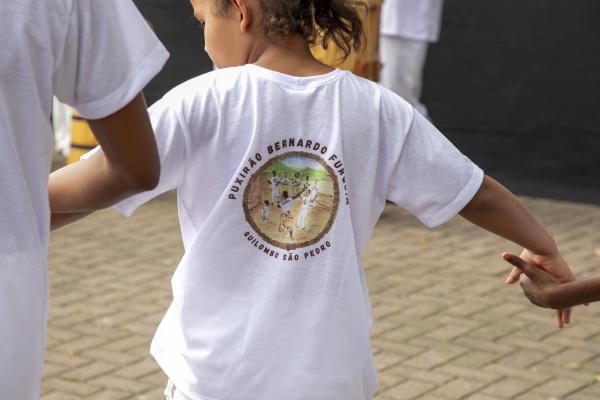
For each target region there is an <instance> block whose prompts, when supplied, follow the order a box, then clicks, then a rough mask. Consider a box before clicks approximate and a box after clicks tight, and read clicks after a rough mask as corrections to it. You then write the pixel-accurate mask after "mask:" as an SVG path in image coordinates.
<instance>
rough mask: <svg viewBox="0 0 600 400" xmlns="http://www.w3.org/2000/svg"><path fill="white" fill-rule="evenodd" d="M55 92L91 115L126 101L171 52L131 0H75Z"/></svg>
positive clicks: (86, 115) (102, 114)
mask: <svg viewBox="0 0 600 400" xmlns="http://www.w3.org/2000/svg"><path fill="white" fill-rule="evenodd" d="M72 3H73V6H72V7H73V8H72V10H71V15H70V17H69V22H68V27H67V29H66V37H65V42H64V47H63V51H62V55H60V56H59V62H58V63H57V65H58V66H57V70H56V72H55V74H54V92H55V95H56V97H57V98H58V99H59V100H60V101H62V102H63V103H66V104H69V105H71V106H72V107H75V108H76V109H77V110H78V111H79V113H80V114H81V115H82V116H83V117H84V118H86V119H99V118H103V117H106V116H108V115H110V114H112V113H114V112H116V111H118V110H120V109H121V108H123V107H124V106H125V105H127V104H128V103H129V102H131V100H133V98H134V97H135V96H136V95H137V94H138V93H140V92H141V91H142V89H143V88H144V86H146V84H148V82H149V81H150V80H151V79H152V78H153V77H154V76H155V75H156V74H157V73H158V72H159V71H160V70H161V69H162V67H163V66H164V64H165V62H166V61H167V59H168V57H169V54H168V52H167V50H166V49H165V48H164V46H163V45H162V44H161V43H160V41H159V40H158V38H157V37H156V35H155V34H154V33H153V32H152V30H151V29H150V28H149V26H148V24H147V23H146V21H145V20H144V18H143V17H142V15H141V14H140V12H139V11H138V9H137V8H136V7H135V5H134V4H133V3H132V1H131V0H77V1H73V2H72Z"/></svg>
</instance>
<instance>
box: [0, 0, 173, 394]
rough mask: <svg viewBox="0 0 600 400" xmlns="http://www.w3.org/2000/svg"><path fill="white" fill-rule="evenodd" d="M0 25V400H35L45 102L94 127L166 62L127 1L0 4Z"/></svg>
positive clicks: (47, 128) (46, 160) (44, 292)
mask: <svg viewBox="0 0 600 400" xmlns="http://www.w3.org/2000/svg"><path fill="white" fill-rule="evenodd" d="M0 15H1V16H2V23H1V24H0V41H1V42H2V45H0V79H1V81H2V85H1V86H0V343H2V345H1V346H0V390H1V392H2V395H1V396H2V398H3V399H14V400H17V399H18V400H38V399H39V395H40V393H39V385H40V380H41V377H42V364H43V355H44V337H45V324H46V318H47V304H48V303H47V300H48V299H47V297H48V286H47V273H46V253H47V248H48V236H49V228H50V210H49V206H48V175H49V173H50V166H51V162H52V142H53V138H52V135H53V134H52V127H51V124H50V115H51V112H52V96H53V95H55V96H56V97H57V98H58V99H59V100H60V101H62V102H64V103H67V104H69V105H71V106H74V107H77V108H78V109H79V111H80V112H81V113H82V115H83V116H85V117H86V118H91V119H93V118H100V117H104V116H106V115H108V114H111V113H113V112H115V111H117V110H119V109H120V108H122V107H123V106H125V105H126V104H127V103H128V102H130V101H131V100H132V98H133V97H134V96H135V95H136V94H137V93H139V92H140V91H141V89H142V88H143V87H144V86H145V85H146V83H148V81H149V80H150V79H151V78H152V77H153V76H154V75H155V74H156V73H157V72H158V71H159V70H160V68H161V67H162V65H163V64H164V62H165V61H166V58H167V56H168V54H167V52H166V50H165V49H164V47H163V46H162V45H161V44H160V43H159V41H158V39H157V38H156V36H155V35H154V34H153V33H152V32H151V31H150V30H149V28H148V27H147V25H146V23H145V21H144V19H143V18H142V16H141V15H140V14H139V12H138V10H137V9H136V8H135V6H134V5H133V3H132V2H131V1H129V0H102V1H97V0H77V1H75V0H53V1H39V0H19V1H2V2H0Z"/></svg>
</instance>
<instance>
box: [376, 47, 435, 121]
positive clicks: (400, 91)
mask: <svg viewBox="0 0 600 400" xmlns="http://www.w3.org/2000/svg"><path fill="white" fill-rule="evenodd" d="M428 47H429V43H427V42H421V41H417V40H412V39H405V38H403V37H399V36H381V37H380V42H379V49H380V59H381V64H382V65H383V67H382V69H381V73H380V79H379V83H381V84H382V85H383V86H385V87H386V88H388V89H390V90H392V91H393V92H394V93H396V94H397V95H399V96H400V97H402V98H403V99H404V100H406V101H408V102H409V103H410V104H412V105H413V107H415V108H416V109H417V110H418V111H419V112H420V113H421V114H423V115H427V108H426V107H425V105H424V104H422V103H421V102H420V99H421V91H422V87H423V67H424V65H425V58H426V57H427V48H428Z"/></svg>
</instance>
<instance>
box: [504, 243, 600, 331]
mask: <svg viewBox="0 0 600 400" xmlns="http://www.w3.org/2000/svg"><path fill="white" fill-rule="evenodd" d="M502 258H503V259H504V260H505V261H507V262H509V263H510V264H512V265H513V266H514V267H515V268H514V269H513V272H512V273H511V275H510V276H509V277H508V279H507V283H515V282H519V283H520V285H521V288H522V289H523V292H524V293H525V296H527V298H528V299H529V300H530V301H531V302H532V303H533V304H535V305H537V306H540V307H545V308H553V309H566V308H569V307H574V306H576V305H580V304H585V305H587V304H589V303H591V302H594V301H600V275H596V276H592V277H590V278H585V279H580V280H577V281H575V280H573V281H568V280H567V279H565V281H563V282H561V280H559V279H557V278H555V277H554V276H552V275H551V274H550V273H549V271H547V270H546V268H544V267H541V266H534V265H532V264H531V263H528V262H527V261H525V260H523V259H522V258H521V257H517V256H515V255H514V254H510V253H504V254H502ZM515 270H517V271H518V274H517V273H515ZM515 277H516V280H515ZM557 322H558V321H557ZM559 326H560V325H559Z"/></svg>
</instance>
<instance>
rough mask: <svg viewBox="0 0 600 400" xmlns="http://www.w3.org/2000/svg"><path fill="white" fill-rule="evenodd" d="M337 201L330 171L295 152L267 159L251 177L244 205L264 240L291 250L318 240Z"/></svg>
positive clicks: (313, 157) (330, 221)
mask: <svg viewBox="0 0 600 400" xmlns="http://www.w3.org/2000/svg"><path fill="white" fill-rule="evenodd" d="M339 202H340V196H339V186H338V181H337V178H336V175H335V171H334V170H333V169H332V168H331V167H330V166H329V165H327V163H326V162H325V161H324V160H323V159H321V158H320V157H318V156H316V155H314V154H310V153H305V152H297V151H295V152H289V153H285V154H282V155H280V156H278V157H275V158H272V159H271V160H269V161H268V162H267V163H266V164H265V165H263V166H262V167H261V168H260V169H259V170H258V171H257V172H256V173H255V174H254V175H252V177H251V178H250V180H249V182H248V186H246V190H245V191H244V201H243V207H244V213H245V215H246V220H247V221H248V223H249V224H250V225H251V226H252V228H253V229H254V230H255V231H256V233H257V234H258V235H259V236H260V237H261V238H262V239H263V240H265V241H266V242H268V243H270V244H271V245H273V246H277V247H279V248H282V249H286V250H293V249H297V248H301V247H306V246H310V245H312V244H314V243H317V242H318V241H320V240H321V239H322V238H323V236H324V235H325V234H326V233H327V232H328V231H329V229H331V226H332V225H333V221H334V220H335V216H336V214H337V209H338V206H339Z"/></svg>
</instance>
